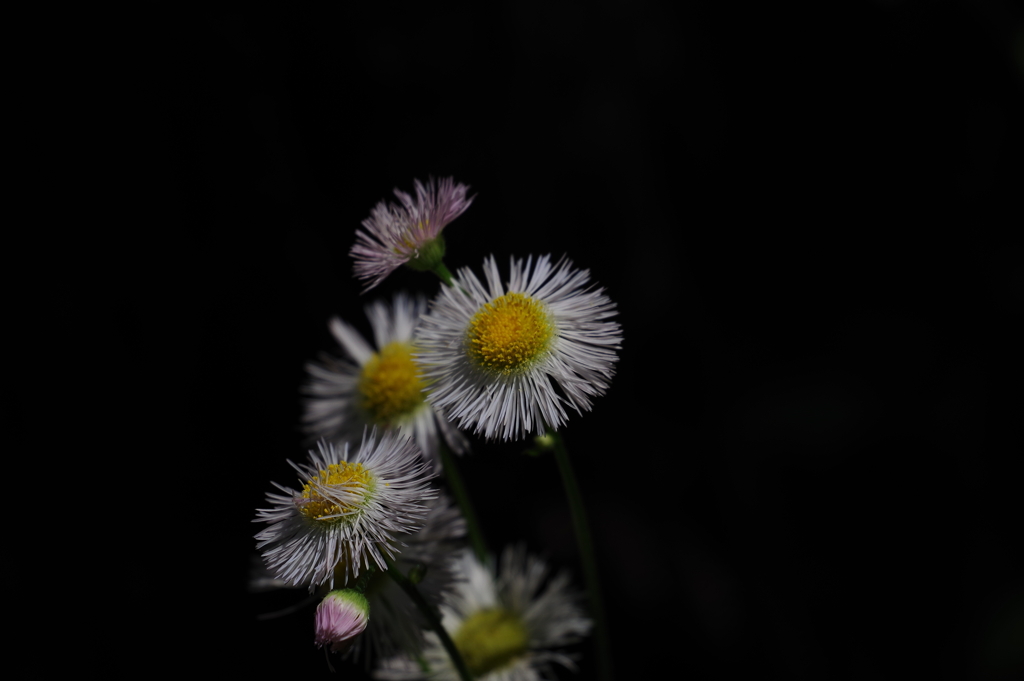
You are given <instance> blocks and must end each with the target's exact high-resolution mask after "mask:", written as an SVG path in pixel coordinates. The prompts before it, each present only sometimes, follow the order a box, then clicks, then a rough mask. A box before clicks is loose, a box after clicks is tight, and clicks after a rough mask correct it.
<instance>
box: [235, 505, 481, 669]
mask: <svg viewBox="0 0 1024 681" xmlns="http://www.w3.org/2000/svg"><path fill="white" fill-rule="evenodd" d="M425 503H426V505H427V509H428V510H427V515H426V517H425V518H424V519H423V526H422V527H421V528H420V529H418V530H417V531H416V532H413V533H408V534H397V535H395V538H394V543H395V544H396V545H398V546H401V547H402V553H400V554H399V555H398V556H397V558H396V559H395V561H394V564H395V567H396V568H397V569H398V570H401V571H402V573H403V574H406V575H409V574H416V575H419V576H421V579H419V581H418V583H417V588H418V589H419V591H420V594H422V596H423V598H424V599H425V600H426V601H427V602H428V603H430V604H432V605H434V606H440V604H441V602H442V601H443V600H444V599H445V597H446V596H447V595H448V594H449V593H450V592H451V590H452V587H453V585H454V583H455V581H456V578H457V576H456V574H455V567H456V564H455V560H456V558H457V557H458V556H459V554H460V549H461V548H462V547H463V546H464V544H465V536H466V521H465V520H464V519H463V518H462V514H461V513H460V512H459V509H458V507H457V506H456V505H455V504H454V503H453V502H452V501H451V499H449V498H448V496H447V495H445V494H444V493H440V494H439V495H438V496H437V497H436V498H433V499H428V500H426V502H425ZM260 566H261V568H262V570H253V572H252V575H251V577H250V583H249V586H250V590H251V591H257V590H264V591H266V590H270V589H281V588H295V587H292V586H291V585H290V584H289V583H288V582H285V581H283V580H279V579H276V580H275V579H273V578H271V577H270V576H269V574H268V573H267V571H266V568H265V567H263V562H262V561H260ZM335 581H336V583H337V584H338V585H339V586H346V587H351V586H353V585H355V584H356V583H357V582H360V581H361V582H362V585H361V586H360V588H361V589H362V590H363V593H364V594H365V595H366V598H367V602H368V603H369V608H370V612H372V613H373V617H372V618H370V621H369V623H368V625H367V627H366V632H365V634H364V635H363V636H360V637H359V638H358V639H357V640H356V641H355V644H354V645H353V646H352V648H351V651H350V652H351V654H352V655H353V656H354V657H356V658H364V659H370V658H374V657H376V658H380V657H385V656H392V655H398V654H401V653H406V654H410V655H414V654H418V653H419V651H420V650H422V649H423V646H424V644H425V640H424V637H423V630H424V629H426V628H428V624H427V623H426V622H425V621H424V620H423V613H421V612H420V610H419V608H417V607H416V605H415V604H414V603H413V602H412V601H411V600H410V599H409V597H408V596H407V595H406V593H405V592H404V591H403V590H402V589H401V587H399V586H398V584H396V583H395V580H393V579H392V578H391V577H389V576H388V575H387V574H386V573H383V572H379V571H378V572H374V573H373V574H372V575H371V576H370V578H369V579H368V580H365V579H355V578H352V579H347V580H346V578H345V575H344V566H338V568H337V569H336V570H335ZM323 588H326V587H323Z"/></svg>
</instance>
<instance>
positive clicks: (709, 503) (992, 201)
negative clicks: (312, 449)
mask: <svg viewBox="0 0 1024 681" xmlns="http://www.w3.org/2000/svg"><path fill="white" fill-rule="evenodd" d="M826 4H827V6H828V7H827V8H822V7H819V6H817V4H814V5H811V6H803V5H801V6H797V5H786V6H782V7H780V6H778V5H777V3H773V4H750V5H737V4H726V3H709V2H696V3H681V4H680V5H679V6H674V5H670V4H668V3H645V2H633V3H628V4H627V3H618V4H616V3H603V4H598V5H594V4H592V3H566V2H554V3H547V2H545V3H540V2H516V3H493V4H487V5H486V6H440V7H438V6H434V5H433V4H427V3H422V4H421V6H420V7H419V8H418V9H415V10H410V9H408V8H405V7H397V6H395V7H384V6H381V7H378V8H368V7H359V8H358V9H352V8H344V9H336V10H331V11H327V10H323V9H318V10H308V9H302V10H300V9H294V8H290V9H283V8H280V7H274V6H271V5H267V4H259V3H257V4H253V5H249V4H247V5H246V6H245V7H244V8H241V9H238V10H236V11H228V10H224V11H220V10H218V11H206V12H183V11H180V10H178V9H176V8H174V9H172V8H171V7H169V6H164V8H163V9H160V10H158V11H157V13H156V14H154V15H153V16H151V17H150V18H149V19H148V21H150V22H151V23H150V24H149V25H147V29H149V33H146V34H145V35H146V36H149V35H151V36H152V37H153V39H152V40H151V41H150V40H148V38H145V39H143V40H142V41H141V42H142V43H143V45H142V46H141V48H142V50H141V52H140V54H141V55H142V57H141V58H142V59H145V60H147V64H146V71H147V74H146V77H145V78H144V79H142V80H141V81H140V82H136V83H132V84H131V88H133V89H132V91H133V92H136V91H137V92H140V93H141V96H140V98H139V100H138V101H137V102H135V104H134V106H133V111H134V112H135V113H137V114H138V115H137V117H136V118H135V121H134V122H135V123H137V126H136V127H135V130H136V133H137V134H136V137H135V139H134V140H133V146H134V149H133V151H134V153H135V154H137V155H138V157H139V158H140V159H141V160H142V161H143V163H144V165H143V166H142V169H141V170H140V173H139V177H138V178H137V186H138V187H139V188H138V190H137V193H136V196H135V199H136V204H137V206H138V218H139V220H140V222H141V223H142V224H144V225H145V226H146V233H147V234H148V235H149V237H150V238H146V239H143V240H140V243H139V245H138V249H139V255H140V257H139V258H137V259H135V260H133V261H132V262H131V263H128V264H126V267H127V269H126V276H125V277H124V279H123V284H121V285H119V287H118V289H117V293H116V295H117V296H118V303H119V304H118V313H117V316H116V318H115V321H116V325H115V329H116V331H117V334H118V335H117V339H118V345H117V347H118V348H121V349H123V357H124V358H126V359H127V361H125V362H124V367H125V378H126V379H127V380H129V381H131V382H133V383H134V382H143V383H150V384H151V383H152V381H153V377H154V372H156V375H157V376H159V377H160V378H159V380H158V381H157V384H158V385H159V388H158V390H157V392H158V397H157V398H156V399H155V400H153V403H154V404H156V405H158V408H150V405H149V404H148V403H147V404H144V405H141V404H137V405H131V406H135V407H138V412H137V413H135V412H133V414H134V415H133V417H132V418H131V419H130V420H131V421H132V422H133V423H137V424H139V425H140V426H141V430H142V431H143V433H144V435H145V437H146V438H148V440H149V441H152V442H155V443H157V444H159V445H164V446H165V447H166V450H167V453H166V454H165V455H164V459H163V461H164V464H163V465H162V467H161V469H162V470H161V479H162V481H163V483H165V484H164V485H163V486H162V487H161V490H163V491H162V495H164V497H165V498H166V503H167V504H168V505H169V506H170V507H172V508H174V509H175V510H174V512H173V513H172V514H169V515H170V517H169V519H168V531H169V538H168V540H167V542H166V544H165V545H163V546H162V548H161V551H164V550H166V551H167V552H166V553H161V556H162V557H161V559H160V565H161V566H164V565H165V566H166V568H167V569H166V571H164V570H161V571H160V575H161V577H160V579H161V580H163V581H162V583H163V584H164V585H165V587H166V588H168V589H169V590H170V591H171V592H172V593H173V594H174V598H172V599H170V601H169V603H168V606H169V608H170V615H169V618H168V619H169V621H172V622H174V621H178V618H179V617H185V620H184V621H185V622H186V623H185V624H182V625H180V626H179V625H177V624H173V625H170V626H169V627H168V631H167V632H166V633H163V634H160V635H159V636H158V637H157V638H159V639H160V641H159V642H158V643H159V645H156V646H155V647H154V648H155V653H154V654H155V655H156V656H157V662H156V663H155V664H156V665H157V666H158V667H159V666H160V665H162V664H164V663H171V662H180V661H186V662H189V661H193V660H194V664H195V665H197V667H196V668H197V669H205V670H215V671H217V672H218V673H220V672H224V673H232V674H233V673H250V674H252V675H254V676H257V677H270V676H271V675H277V674H282V673H283V674H289V675H298V674H302V675H304V676H316V675H324V674H327V673H328V671H327V666H326V664H325V662H324V660H323V654H322V653H320V652H319V651H317V650H316V649H315V647H314V646H313V644H312V618H311V612H312V607H309V608H307V609H306V610H303V611H300V612H298V613H296V614H293V615H289V616H285V617H281V618H278V619H274V620H270V621H266V622H263V621H257V620H256V615H257V614H258V613H262V612H268V611H272V610H276V609H279V608H282V607H285V606H286V605H288V604H290V603H292V602H294V601H295V600H296V599H297V598H298V597H299V595H300V594H273V595H266V594H249V593H247V592H246V590H245V584H246V577H247V571H248V568H249V560H250V557H251V556H252V555H253V554H254V553H255V542H254V540H253V538H252V535H253V534H254V533H255V532H256V531H257V530H258V529H259V527H257V526H256V525H254V524H253V523H252V522H251V521H252V519H253V517H254V515H255V509H256V508H257V507H259V506H262V505H263V497H264V495H265V494H266V493H267V492H268V491H270V490H271V487H270V484H269V483H270V481H271V480H276V481H278V482H282V483H292V482H294V480H293V477H294V476H293V473H292V472H291V470H290V469H289V468H288V466H287V464H286V463H285V460H286V459H288V458H291V459H301V457H302V456H303V451H304V449H303V446H302V442H301V437H300V434H299V432H298V428H297V424H298V417H299V413H300V411H299V399H298V390H299V385H300V383H301V381H302V379H303V364H304V363H305V362H306V361H307V360H309V359H311V358H313V357H315V356H316V355H317V353H319V352H321V351H324V350H330V349H333V345H332V341H331V339H330V336H329V335H328V333H327V329H326V320H327V318H328V317H329V316H330V315H332V314H340V315H342V316H343V317H345V318H346V319H349V320H351V321H353V322H354V323H356V324H357V326H360V327H361V328H363V329H364V331H366V330H368V327H367V325H366V323H365V320H364V318H363V317H362V312H361V309H362V306H363V305H364V304H365V303H367V302H369V301H370V300H371V299H373V297H374V296H376V295H389V294H390V293H391V292H393V291H396V290H400V289H404V290H422V291H424V292H426V293H428V294H429V293H430V292H432V291H434V290H436V287H437V283H436V282H435V281H434V280H432V279H431V278H430V277H429V276H428V275H417V274H415V273H412V272H408V271H401V272H398V273H396V274H395V275H393V276H392V277H390V278H389V279H388V280H387V282H386V283H385V284H384V285H382V286H381V287H379V288H378V289H376V290H375V291H373V292H372V293H371V294H369V295H367V296H360V295H359V289H360V287H359V285H358V284H357V282H356V281H355V280H354V279H353V278H352V276H351V265H352V262H351V259H350V258H349V257H348V250H349V248H350V247H351V245H352V243H353V239H354V232H355V229H356V227H357V226H358V225H359V223H360V222H361V220H363V219H364V218H365V217H366V216H367V215H368V214H369V210H370V208H371V207H372V206H373V205H374V204H375V203H376V202H377V201H379V200H381V199H383V198H391V191H392V189H393V188H395V187H398V188H400V189H403V190H406V191H411V189H412V181H413V179H414V178H420V179H426V178H427V177H428V176H431V175H432V176H435V177H445V176H453V177H454V178H455V179H456V180H457V181H459V182H463V183H466V184H468V185H470V186H471V187H472V191H473V192H475V193H476V194H477V198H476V200H475V202H474V203H473V205H472V207H471V208H470V209H469V210H468V211H467V212H466V213H465V214H464V215H463V216H462V217H460V218H459V219H458V220H457V221H455V222H454V223H452V225H450V226H449V228H448V229H447V230H446V232H445V234H446V237H447V241H448V258H447V263H448V265H449V266H450V267H451V268H452V269H454V268H456V267H462V266H469V267H473V268H474V269H475V270H477V271H479V267H480V263H481V262H482V259H483V257H484V256H486V255H488V254H494V255H495V256H497V257H498V259H499V262H500V263H505V262H507V258H508V256H509V255H517V256H526V255H530V254H544V253H551V254H552V255H553V256H555V257H556V258H557V257H558V256H560V255H562V254H563V253H564V254H567V255H568V256H569V257H570V258H571V259H572V260H573V261H574V262H575V263H576V264H577V265H578V266H580V267H583V268H587V269H589V270H590V272H591V274H592V275H593V277H594V279H595V280H596V281H598V282H599V283H600V285H602V286H603V287H605V289H606V290H607V293H608V295H609V296H611V297H612V298H613V299H614V300H616V301H617V303H618V306H619V311H620V315H619V321H620V322H621V324H622V326H623V334H624V343H623V348H622V351H621V355H620V357H621V359H620V362H619V365H618V370H617V375H616V376H615V378H614V380H613V382H612V386H611V389H610V391H609V392H608V394H607V395H606V396H604V397H603V398H601V399H599V400H598V401H597V402H596V404H595V406H594V409H593V411H592V412H590V413H587V414H584V415H583V416H581V417H574V418H573V419H572V420H571V421H570V423H569V425H568V427H567V428H566V429H565V431H564V433H565V437H566V439H567V442H568V444H569V448H570V452H571V455H572V457H573V461H574V463H575V465H576V466H577V470H578V474H579V476H580V479H581V481H582V485H583V492H584V495H585V498H586V501H587V503H588V507H589V511H590V513H591V519H592V523H593V526H594V530H595V534H596V538H597V545H598V546H597V548H598V553H599V557H600V568H601V572H602V577H603V579H604V583H605V586H606V591H607V606H608V610H609V615H610V621H611V636H612V640H613V651H612V653H613V657H614V661H615V666H616V670H617V676H618V678H620V679H650V678H663V677H666V676H668V675H671V676H673V677H674V676H679V677H686V678H697V679H718V678H739V677H741V676H743V677H747V676H750V675H753V674H757V675H765V674H769V673H779V674H786V675H788V676H789V677H791V678H815V679H818V678H837V679H887V678H894V679H895V678H904V677H906V676H907V674H914V675H922V676H924V675H927V676H929V677H931V678H992V679H997V678H1009V677H1010V676H1011V675H1012V674H1013V673H1015V672H1019V671H1020V669H1021V650H1022V645H1024V643H1022V642H1021V641H1020V640H1019V639H1020V637H1021V634H1020V632H1021V624H1020V622H1021V619H1022V617H1024V615H1022V613H1024V603H1022V598H1024V579H1022V571H1021V568H1022V563H1021V561H1020V559H1019V557H1017V556H1016V555H1015V552H1014V551H1013V549H1014V548H1015V547H1014V544H1019V540H1020V530H1019V528H1020V515H1021V514H1020V505H1019V499H1018V487H1019V478H1017V477H1014V475H1013V470H1014V468H1013V466H1012V464H1013V463H1014V460H1015V459H1017V458H1019V456H1020V454H1021V451H1022V448H1021V444H1022V443H1021V436H1020V414H1021V400H1020V394H1019V383H1018V382H1017V380H1016V378H1015V375H1014V374H1013V372H1012V371H1011V369H1013V368H1014V363H1015V362H1016V359H1017V356H1018V354H1019V347H1020V340H1021V339H1020V334H1019V332H1017V331H1016V329H1015V327H1016V326H1017V325H1018V324H1020V322H1021V307H1022V278H1021V259H1020V252H1019V251H1016V250H1013V249H1012V248H1011V243H1012V241H1011V238H1010V234H1009V233H1012V232H1016V233H1019V231H1020V225H1021V218H1020V210H1019V202H1020V188H1021V186H1024V185H1022V172H1021V169H1022V166H1021V158H1022V151H1024V144H1022V141H1024V133H1022V125H1021V122H1022V121H1024V57H1022V56H1021V55H1022V50H1024V48H1022V45H1024V38H1022V37H1021V36H1022V35H1024V34H1022V30H1024V21H1022V15H1021V13H1020V12H1017V11H1016V10H1015V8H1014V6H1012V5H1010V4H1009V3H1005V2H999V1H996V0H991V1H988V2H978V3H968V2H923V1H918V2H914V1H905V2H898V1H891V2H843V3H826ZM150 390H152V385H150ZM522 449H523V445H522V444H521V443H512V444H501V443H498V444H493V443H492V444H487V443H483V442H480V441H477V442H475V443H474V452H473V453H472V455H471V456H469V457H468V458H466V459H464V460H463V463H464V466H463V468H464V472H465V475H466V476H467V477H468V478H469V480H470V483H471V485H472V493H473V495H474V498H475V500H476V502H477V504H478V506H479V508H478V510H479V512H480V514H481V516H482V520H483V522H484V529H485V533H486V535H487V538H488V541H489V543H490V545H491V548H492V549H494V550H498V549H500V548H501V547H502V546H504V545H505V544H506V543H508V542H513V541H525V542H526V544H527V546H529V547H530V549H532V550H534V551H536V552H540V553H543V554H544V555H546V556H548V558H549V559H550V560H551V562H552V563H553V564H554V565H555V566H556V567H559V568H564V569H568V570H570V571H571V572H572V573H573V574H574V575H575V577H576V579H577V582H578V583H581V581H582V576H581V573H580V569H579V564H578V558H577V553H576V551H575V548H574V545H573V539H572V534H571V529H570V526H569V521H568V511H567V508H566V505H565V503H564V501H563V499H562V496H561V491H560V488H559V483H558V477H557V471H556V469H555V466H554V462H553V461H551V460H550V459H544V458H542V459H530V458H526V457H522V456H520V455H519V452H520V451H521V450H522ZM165 573H166V574H165ZM1014 622H1016V624H1014ZM1014 627H1016V629H1014ZM1014 631H1015V632H1016V633H1015V634H1014V633H1013V632H1014ZM1013 636H1016V637H1017V639H1014V638H1013ZM1014 640H1016V641H1017V642H1016V644H1014V643H1013V641H1014ZM579 652H581V653H582V654H583V661H582V669H581V674H580V677H579V678H583V679H590V678H594V668H593V655H592V654H590V653H589V649H588V648H587V647H586V646H582V647H580V650H579ZM341 669H342V670H343V671H344V674H343V676H345V677H346V678H359V672H358V671H355V670H351V669H349V668H348V667H346V666H344V665H342V666H341ZM666 669H667V670H669V671H668V672H666V671H665V670H666ZM566 677H567V678H568V675H566Z"/></svg>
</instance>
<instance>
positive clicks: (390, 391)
mask: <svg viewBox="0 0 1024 681" xmlns="http://www.w3.org/2000/svg"><path fill="white" fill-rule="evenodd" d="M412 352H413V347H412V345H411V344H409V343H402V342H400V341H395V342H394V343H388V344H387V345H385V346H384V347H383V348H381V351H380V352H378V353H375V354H374V355H373V357H371V358H370V359H369V361H367V362H366V364H364V365H363V371H362V373H361V374H360V376H359V394H360V395H361V396H362V407H363V409H364V410H365V411H366V413H367V415H368V416H369V418H370V420H371V421H373V422H374V423H376V424H378V425H382V426H390V425H392V424H393V422H394V421H395V419H398V418H401V417H403V416H407V415H409V414H410V413H411V412H413V411H415V410H416V408H417V407H419V406H421V405H423V403H424V401H423V388H424V386H425V384H424V383H423V378H422V377H421V376H420V372H419V369H418V368H417V367H416V363H415V362H413V360H412Z"/></svg>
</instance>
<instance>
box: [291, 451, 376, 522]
mask: <svg viewBox="0 0 1024 681" xmlns="http://www.w3.org/2000/svg"><path fill="white" fill-rule="evenodd" d="M375 482H376V479H375V478H374V477H373V474H372V473H370V471H368V470H366V468H364V467H363V464H361V463H348V462H347V461H342V462H341V463H332V464H330V465H328V466H327V470H321V471H320V472H319V473H317V475H316V476H315V477H313V478H311V479H310V480H309V481H308V482H307V483H306V484H305V485H303V486H302V496H301V497H300V498H299V499H297V500H296V506H298V508H299V512H300V513H302V515H304V516H306V517H307V518H309V519H310V520H323V521H328V522H331V521H339V520H345V519H346V518H345V516H349V515H351V514H353V513H355V512H357V511H358V510H359V507H360V506H362V505H363V504H364V503H365V502H366V500H367V498H369V496H370V495H371V494H372V493H373V489H374V486H375ZM325 487H331V488H333V489H331V490H330V496H327V495H325V494H324V493H323V492H324V488H325Z"/></svg>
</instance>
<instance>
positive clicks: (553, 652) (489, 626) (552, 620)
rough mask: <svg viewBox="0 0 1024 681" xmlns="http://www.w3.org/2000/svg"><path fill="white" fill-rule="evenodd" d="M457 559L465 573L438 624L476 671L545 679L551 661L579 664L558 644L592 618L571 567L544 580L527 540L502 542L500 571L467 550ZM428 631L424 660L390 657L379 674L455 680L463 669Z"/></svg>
mask: <svg viewBox="0 0 1024 681" xmlns="http://www.w3.org/2000/svg"><path fill="white" fill-rule="evenodd" d="M458 567H459V572H460V573H461V574H462V576H463V578H464V581H462V582H459V583H458V584H457V586H456V590H455V593H454V594H453V596H452V598H450V599H449V600H448V603H447V604H446V605H443V606H442V607H441V615H442V621H441V624H442V626H443V627H444V628H445V631H447V632H448V634H449V635H450V636H451V638H452V642H453V643H455V647H456V648H457V649H458V650H459V653H460V654H461V655H462V659H463V661H464V662H465V663H466V667H467V668H468V669H469V672H470V674H472V675H473V677H474V678H476V679H477V680H478V681H540V680H541V679H553V678H555V677H554V676H553V673H552V670H551V666H552V665H553V664H558V665H561V666H563V667H567V668H568V669H571V670H575V664H574V662H573V660H572V658H571V657H570V656H569V655H567V654H566V653H564V652H562V651H560V650H559V648H563V647H564V646H567V645H569V644H572V643H575V642H577V641H579V640H581V639H582V638H583V637H584V636H586V635H587V634H588V633H589V632H590V628H591V621H590V619H589V618H588V617H587V616H586V615H584V613H583V610H582V608H581V606H580V604H579V603H580V595H579V593H578V592H576V591H575V590H573V589H572V588H571V587H570V586H569V578H568V576H567V575H565V574H560V575H558V576H557V577H554V578H553V579H551V580H547V576H548V568H547V566H546V565H545V563H544V562H543V561H542V560H540V559H538V558H535V557H532V556H529V555H527V554H526V552H525V551H524V550H523V549H522V548H509V549H506V550H505V552H504V554H503V555H502V559H501V569H500V571H499V572H498V573H497V574H495V572H494V570H493V566H492V567H491V568H487V567H484V566H483V565H481V564H480V563H479V562H478V561H477V560H476V558H475V557H474V556H473V555H472V553H471V552H469V551H468V550H467V551H465V552H463V553H462V555H461V556H460V558H459V563H458ZM545 581H547V584H546V585H545ZM426 636H427V639H428V641H429V644H428V647H427V648H426V649H425V650H424V652H423V654H422V656H421V657H420V659H419V660H413V659H412V658H410V657H400V656H396V657H392V658H388V659H387V660H384V661H383V663H382V664H381V666H380V668H379V669H378V670H377V671H376V672H375V673H374V676H375V677H376V678H378V679H387V680H391V681H413V680H416V679H425V678H430V679H440V680H443V681H457V679H458V678H459V676H458V672H457V671H456V670H455V668H454V666H453V665H452V663H451V660H450V658H449V657H448V654H447V652H446V651H445V649H444V647H443V646H442V645H441V642H440V640H439V639H438V638H437V636H436V635H435V634H434V633H433V632H427V634H426ZM424 667H425V668H424Z"/></svg>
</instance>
